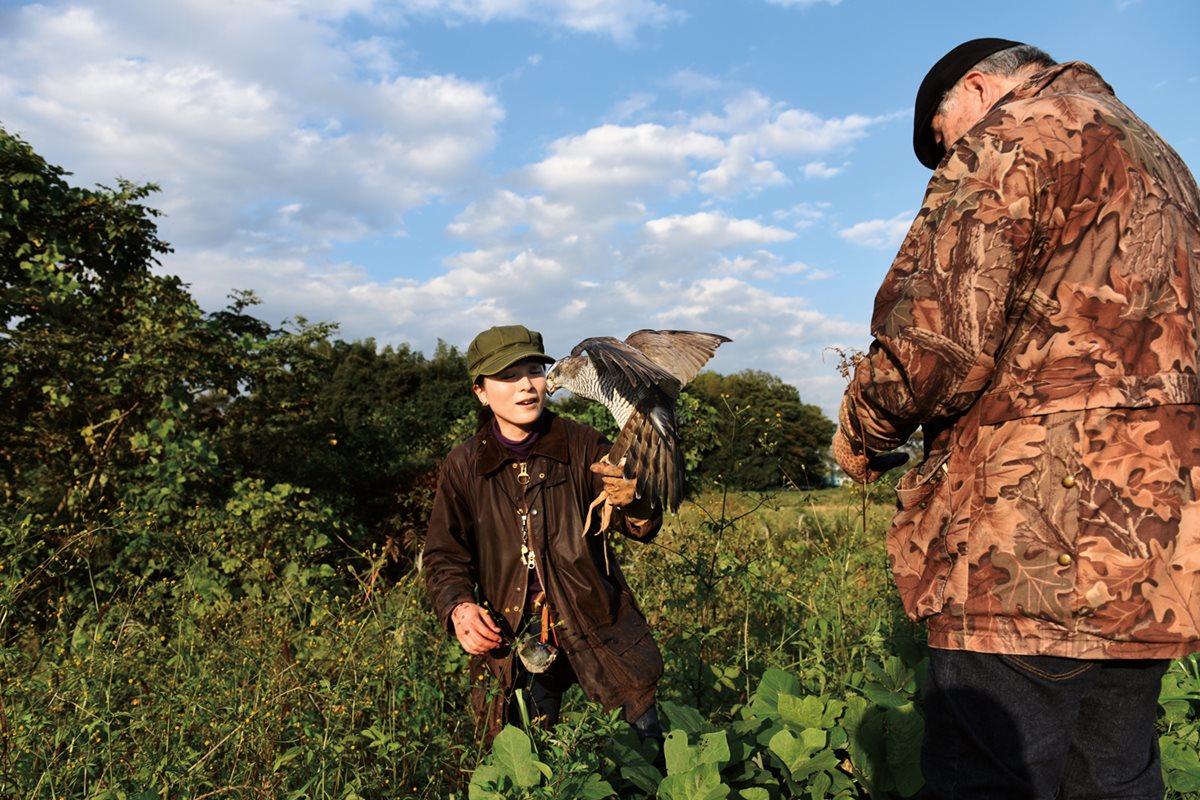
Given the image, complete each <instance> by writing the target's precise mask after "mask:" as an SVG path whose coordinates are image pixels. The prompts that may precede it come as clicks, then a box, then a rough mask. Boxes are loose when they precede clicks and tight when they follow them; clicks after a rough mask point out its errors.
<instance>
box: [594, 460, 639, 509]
mask: <svg viewBox="0 0 1200 800" xmlns="http://www.w3.org/2000/svg"><path fill="white" fill-rule="evenodd" d="M592 472H594V473H596V474H597V475H599V476H600V477H601V478H602V479H603V480H604V491H605V492H606V493H607V494H608V502H610V503H612V504H613V505H614V506H616V507H617V508H621V507H622V506H627V505H629V504H630V503H632V502H633V501H634V500H636V499H637V479H636V478H626V477H625V468H624V467H621V466H619V465H617V464H609V463H608V462H607V461H597V462H596V463H595V464H592Z"/></svg>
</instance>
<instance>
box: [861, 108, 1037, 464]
mask: <svg viewBox="0 0 1200 800" xmlns="http://www.w3.org/2000/svg"><path fill="white" fill-rule="evenodd" d="M975 130H976V131H978V130H980V129H979V128H976V129H975ZM1014 140H1017V139H1016V138H1015V137H1011V136H1000V135H997V131H996V130H995V129H994V128H989V129H986V130H984V132H983V133H982V134H976V133H974V132H972V133H971V134H968V135H967V136H965V137H964V138H963V139H961V140H960V141H959V142H958V144H957V145H956V146H955V148H954V151H953V154H952V156H951V157H950V159H949V160H948V161H947V162H946V163H945V164H944V165H943V166H942V168H941V169H939V170H938V172H936V173H935V174H934V176H933V178H932V179H931V180H930V183H929V187H928V189H927V191H926V195H925V202H924V203H923V205H922V208H921V210H920V212H919V213H918V214H917V218H916V220H915V221H914V222H913V224H912V227H911V228H910V229H909V232H908V235H907V236H906V237H905V239H904V242H903V244H902V245H901V247H900V252H899V253H898V255H897V256H896V259H895V261H894V262H893V263H892V266H891V268H890V269H889V271H888V274H887V276H886V278H885V279H884V282H883V285H882V286H881V287H880V290H879V293H878V295H877V296H876V300H875V311H874V314H873V316H872V320H871V332H872V334H873V336H874V337H875V340H874V342H873V343H872V344H871V347H870V349H869V351H868V352H867V354H866V357H865V358H863V359H862V360H861V361H860V362H859V363H858V365H857V367H856V368H855V371H854V375H853V378H852V380H851V383H850V385H849V386H848V387H847V389H846V394H845V396H844V398H843V401H842V410H841V414H840V415H839V416H840V421H841V424H842V428H843V431H844V433H845V435H846V436H847V437H848V438H850V440H851V442H852V444H853V445H854V446H855V448H856V449H858V450H862V449H866V450H869V451H871V452H882V451H886V450H891V449H893V448H895V447H897V446H899V445H901V444H903V443H904V442H905V441H906V440H907V439H908V437H909V436H910V435H911V434H912V433H913V432H914V431H915V430H916V429H917V427H918V426H920V425H922V424H928V423H930V422H933V421H936V420H943V419H947V418H953V417H955V416H957V415H959V414H961V413H962V412H963V411H965V410H966V409H967V408H968V407H969V406H970V405H971V403H972V402H973V401H974V399H975V398H976V396H977V395H978V394H979V392H980V391H981V390H982V389H983V388H984V387H985V386H986V385H987V383H988V381H989V380H990V378H991V376H992V372H993V366H994V363H995V361H994V360H995V358H996V356H997V354H998V351H999V350H1000V348H1001V346H1002V344H1003V341H1004V337H1005V334H1006V329H1007V316H1008V306H1009V303H1010V299H1011V297H1012V296H1013V294H1014V291H1016V292H1017V293H1020V291H1019V287H1017V284H1018V283H1020V282H1021V281H1022V280H1023V279H1022V278H1021V277H1020V276H1021V275H1022V273H1023V272H1024V271H1025V267H1026V266H1027V265H1029V264H1030V263H1031V262H1032V261H1033V260H1034V259H1033V258H1032V251H1033V249H1034V242H1033V232H1034V230H1035V227H1036V226H1035V224H1034V221H1035V218H1036V214H1037V208H1036V203H1037V197H1038V192H1037V186H1036V181H1037V178H1036V176H1035V174H1034V165H1033V163H1032V162H1031V161H1030V160H1029V159H1026V158H1024V157H1023V156H1022V153H1021V149H1020V147H1018V146H1016V145H1015V144H1013V141H1014Z"/></svg>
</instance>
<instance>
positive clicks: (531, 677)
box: [508, 650, 663, 742]
mask: <svg viewBox="0 0 1200 800" xmlns="http://www.w3.org/2000/svg"><path fill="white" fill-rule="evenodd" d="M578 682H579V679H578V678H576V677H575V670H573V669H571V662H570V661H569V660H567V654H566V653H564V652H562V651H561V650H560V651H559V653H558V658H556V659H554V663H553V664H551V665H550V669H548V670H546V671H545V672H542V673H538V674H536V675H535V674H533V673H530V672H526V671H525V670H524V669H521V674H520V675H518V677H517V686H518V687H522V688H525V689H528V691H529V699H530V700H531V708H530V709H529V716H530V721H532V720H533V718H535V717H543V720H542V726H543V727H546V728H550V727H553V726H554V725H555V724H556V723H557V722H558V714H559V711H560V710H561V708H562V698H563V694H564V693H565V692H566V691H567V689H569V688H571V685H572V684H575V683H578ZM520 720H521V712H520V709H519V707H518V705H517V703H516V701H515V700H514V701H513V702H512V703H510V704H509V712H508V721H509V722H511V723H512V724H514V725H520V724H521V722H520ZM633 728H634V730H636V731H637V734H638V736H639V737H641V738H642V739H645V738H648V737H649V738H652V739H658V740H659V741H660V742H661V741H662V739H663V732H662V726H661V725H660V724H659V721H658V710H657V709H655V707H654V706H650V708H648V709H647V710H646V713H644V714H642V715H641V716H640V717H638V718H637V720H636V721H635V722H634V723H633Z"/></svg>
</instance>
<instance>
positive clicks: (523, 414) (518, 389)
mask: <svg viewBox="0 0 1200 800" xmlns="http://www.w3.org/2000/svg"><path fill="white" fill-rule="evenodd" d="M475 396H476V397H478V398H479V401H480V402H481V403H483V404H484V405H485V406H488V407H490V408H491V409H492V411H493V412H494V413H495V414H496V421H497V422H498V423H499V424H500V433H502V434H504V437H505V438H506V439H511V440H512V441H514V442H519V441H521V440H522V439H524V438H525V437H526V436H528V435H529V432H530V431H532V430H533V425H534V423H535V422H537V420H538V417H540V416H541V415H542V409H543V408H544V407H545V405H546V365H545V364H543V363H542V362H540V361H538V360H536V359H532V358H529V359H526V360H524V361H518V362H517V363H515V364H513V365H512V366H510V367H508V368H506V369H503V370H501V371H500V372H497V373H496V374H495V375H488V376H486V377H484V379H483V381H482V382H481V383H478V384H476V385H475Z"/></svg>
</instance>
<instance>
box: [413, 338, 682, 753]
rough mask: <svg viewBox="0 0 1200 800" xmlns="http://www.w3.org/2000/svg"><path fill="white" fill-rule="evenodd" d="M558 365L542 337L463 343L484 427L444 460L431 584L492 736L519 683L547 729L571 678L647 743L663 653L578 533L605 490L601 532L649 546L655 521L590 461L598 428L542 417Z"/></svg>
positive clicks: (610, 569) (605, 469) (429, 552)
mask: <svg viewBox="0 0 1200 800" xmlns="http://www.w3.org/2000/svg"><path fill="white" fill-rule="evenodd" d="M553 361H554V359H552V358H550V357H549V356H547V355H546V354H545V351H544V350H543V348H542V337H541V334H539V333H537V332H535V331H530V330H528V329H527V328H525V327H523V326H521V325H506V326H501V327H495V328H489V329H488V330H486V331H484V332H482V333H480V334H479V335H478V336H476V337H475V339H474V341H472V342H471V345H470V347H469V348H468V350H467V367H468V370H469V372H470V375H471V380H472V381H473V389H474V392H475V396H476V398H477V399H478V400H479V402H480V403H481V405H482V412H481V424H480V426H479V430H478V431H477V433H476V434H475V435H474V436H473V437H472V438H471V439H469V440H467V441H466V442H465V443H463V444H462V445H459V446H458V447H456V448H455V449H454V450H453V451H451V453H450V455H449V456H448V457H447V459H446V462H445V464H444V465H443V466H442V471H441V475H440V477H439V480H438V489H437V496H436V497H435V499H434V504H433V513H432V515H431V516H430V520H429V532H428V535H427V536H426V539H425V550H424V557H423V564H424V567H423V568H424V570H425V580H426V588H427V590H428V592H429V597H430V599H431V600H432V602H433V607H434V611H435V612H436V613H437V615H438V618H439V619H440V620H441V621H442V623H443V624H444V625H445V626H446V629H447V630H448V631H451V632H453V633H454V635H455V636H456V637H457V638H458V641H459V644H461V645H462V648H463V649H464V650H466V651H467V652H468V653H470V654H471V656H472V658H471V687H472V694H471V705H472V707H473V709H474V711H475V714H476V719H477V721H478V722H481V723H484V725H485V736H486V737H487V738H488V739H490V738H491V737H493V736H495V735H496V733H498V732H499V731H500V729H501V728H503V727H504V724H505V722H506V721H510V720H515V718H516V714H515V713H514V708H513V706H512V704H511V702H510V701H511V700H512V698H513V691H514V689H517V688H521V687H526V688H528V690H529V696H530V698H531V700H532V708H531V709H530V716H531V717H535V718H537V719H538V721H539V723H540V724H542V725H543V726H546V727H549V726H551V725H553V724H554V723H555V722H557V720H558V711H559V706H560V703H561V700H562V694H563V692H564V691H565V690H566V688H567V687H568V686H570V685H571V684H572V683H575V682H578V683H579V684H580V686H581V687H582V688H583V691H584V693H585V694H586V695H587V696H588V697H589V698H590V699H592V700H595V701H597V702H599V703H601V704H602V705H604V706H605V707H606V708H615V707H617V706H620V707H621V708H622V709H623V710H624V713H625V718H626V719H627V720H628V721H629V722H630V723H632V724H633V725H634V726H635V727H636V728H637V730H638V732H639V734H641V735H642V736H643V737H645V736H652V737H655V738H659V739H661V737H662V731H661V729H660V728H659V724H658V716H657V714H656V712H655V708H654V691H655V687H656V685H657V682H658V678H659V677H660V676H661V675H662V668H663V664H662V657H661V655H660V654H659V651H658V646H657V645H656V644H655V642H654V639H653V637H652V636H651V634H650V629H649V626H648V625H647V623H646V620H645V618H644V617H643V616H642V614H641V612H640V611H639V610H638V608H637V604H636V603H635V601H634V599H633V595H632V593H631V592H630V590H629V586H628V584H626V582H625V578H624V576H622V574H621V569H620V566H619V565H618V564H617V561H616V558H615V557H614V556H613V554H612V553H611V551H609V550H608V545H607V541H606V539H605V538H604V536H587V537H582V536H581V535H580V533H581V532H582V531H583V530H584V522H585V519H584V517H585V514H586V513H587V509H588V507H589V505H590V504H591V502H592V500H593V499H594V498H595V497H596V496H597V495H598V494H599V493H600V491H601V490H605V491H607V492H608V496H609V498H610V499H611V500H612V502H613V505H614V506H616V511H615V513H613V515H612V521H611V523H610V529H614V530H619V531H620V532H621V533H623V534H625V535H626V536H629V537H631V538H634V539H638V540H640V541H649V540H650V539H652V538H653V537H654V536H655V534H657V533H658V530H659V528H660V526H661V525H662V514H661V512H660V511H656V510H652V508H651V506H650V504H649V502H648V498H642V499H641V500H635V492H634V487H635V481H634V480H626V479H625V478H623V477H622V472H621V468H620V467H616V466H612V465H609V464H607V463H598V462H600V459H601V457H602V456H604V455H605V453H607V452H608V449H609V443H608V442H606V441H605V440H604V438H603V437H602V436H601V435H600V434H599V433H597V432H596V431H595V430H593V429H592V428H590V427H588V426H586V425H581V424H579V423H576V422H572V421H570V420H567V419H563V418H561V417H558V416H557V415H555V414H554V413H552V412H550V411H548V410H546V408H545V405H546V378H545V368H546V364H549V363H551V362H553ZM594 513H596V514H599V511H596V512H594ZM606 551H607V552H606ZM543 641H544V642H545V646H540V643H541V642H543ZM522 654H524V656H528V658H522V657H520V656H522ZM550 654H553V655H550ZM547 661H549V665H548V667H547V665H546V662H547ZM538 670H542V671H538ZM485 675H490V676H491V680H486V679H485ZM489 694H490V695H491V696H490V701H489Z"/></svg>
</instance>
